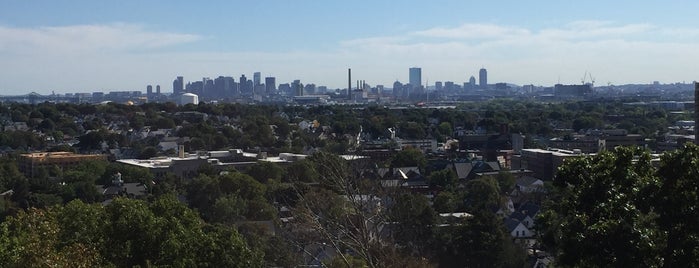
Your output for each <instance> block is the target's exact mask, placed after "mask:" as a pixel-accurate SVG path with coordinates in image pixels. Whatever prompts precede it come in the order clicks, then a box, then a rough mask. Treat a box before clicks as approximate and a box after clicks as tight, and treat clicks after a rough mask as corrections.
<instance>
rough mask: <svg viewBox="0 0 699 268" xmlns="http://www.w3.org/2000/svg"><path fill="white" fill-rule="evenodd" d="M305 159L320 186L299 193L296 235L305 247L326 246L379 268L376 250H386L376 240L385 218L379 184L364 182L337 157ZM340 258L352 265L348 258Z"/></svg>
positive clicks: (321, 155) (321, 154)
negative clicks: (314, 172)
mask: <svg viewBox="0 0 699 268" xmlns="http://www.w3.org/2000/svg"><path fill="white" fill-rule="evenodd" d="M307 159H308V160H309V161H311V162H313V164H314V166H315V168H316V170H317V172H318V177H319V179H318V181H319V183H320V185H319V187H317V188H316V189H312V190H309V191H307V192H305V193H299V195H300V196H301V197H300V199H299V201H298V203H297V205H296V207H295V208H294V212H295V213H294V215H295V220H296V221H297V222H296V224H297V225H299V227H298V228H297V229H298V230H304V231H302V232H300V233H298V234H295V235H296V236H297V237H304V238H305V239H303V240H304V241H307V243H308V244H310V243H326V244H327V245H329V246H330V247H331V248H333V249H335V250H336V252H338V253H346V252H351V254H354V255H355V256H356V257H358V258H360V259H362V260H363V261H364V262H365V263H366V265H367V266H368V267H379V266H381V264H380V263H381V254H380V253H379V252H380V250H379V249H381V248H383V247H385V246H384V245H383V244H382V241H381V240H380V239H378V238H379V237H380V229H381V226H382V224H383V223H384V222H385V221H386V218H387V215H386V214H385V212H384V209H382V200H383V199H382V198H381V197H380V195H379V194H380V191H379V186H378V184H376V183H375V182H373V183H372V182H369V181H365V180H363V179H362V178H361V177H359V176H358V174H359V173H357V172H354V171H357V170H361V168H360V167H355V166H351V165H350V163H348V162H347V161H345V160H343V159H341V158H340V157H338V156H335V155H331V154H328V153H324V152H318V153H315V154H313V155H311V156H310V157H309V158H307ZM300 246H301V247H304V246H305V245H300ZM339 256H340V257H341V258H342V261H343V262H344V263H345V265H347V266H350V265H351V263H352V260H351V259H350V258H347V257H345V256H344V254H340V255H339Z"/></svg>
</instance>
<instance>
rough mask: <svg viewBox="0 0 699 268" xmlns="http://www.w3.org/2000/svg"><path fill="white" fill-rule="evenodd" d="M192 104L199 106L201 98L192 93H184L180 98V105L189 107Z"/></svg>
mask: <svg viewBox="0 0 699 268" xmlns="http://www.w3.org/2000/svg"><path fill="white" fill-rule="evenodd" d="M190 103H191V104H194V105H197V104H199V96H197V95H196V94H192V93H184V94H182V96H180V105H187V104H190Z"/></svg>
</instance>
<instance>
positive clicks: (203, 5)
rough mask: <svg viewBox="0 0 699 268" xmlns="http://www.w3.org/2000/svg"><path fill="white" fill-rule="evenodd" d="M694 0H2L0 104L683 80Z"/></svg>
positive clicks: (697, 38) (691, 55) (695, 30)
mask: <svg viewBox="0 0 699 268" xmlns="http://www.w3.org/2000/svg"><path fill="white" fill-rule="evenodd" d="M697 10H699V1H693V0H692V1H689V0H687V1H683V0H667V1H638V0H635V1H628V0H616V1H608V0H604V1H602V0H586V1H566V0H540V1H536V0H532V1H521V0H519V1H507V0H500V1H498V0H492V1H486V0H482V1H469V0H452V1H447V0H431V1H424V0H419V1H418V0H403V1H388V0H350V1H318V0H288V1H281V0H279V1H274V0H260V1H238V0H230V1H196V2H195V1H178V0H168V1H165V0H163V1H147V0H141V1H132V0H120V1H94V0H85V1H79V0H75V1H73V0H65V1H55V0H46V1H42V0H36V1H26V0H0V95H17V94H26V93H29V92H37V93H40V94H50V93H51V92H55V93H75V92H94V91H125V90H141V91H144V92H145V88H146V86H147V85H153V86H155V85H161V87H162V91H163V92H171V91H172V81H173V79H175V77H176V76H184V80H185V81H198V80H201V79H202V78H203V77H211V78H215V77H218V76H221V75H222V76H233V77H234V78H235V80H236V81H237V80H238V78H239V77H240V76H241V75H242V74H245V75H246V77H248V78H249V77H252V74H253V72H261V73H262V76H263V77H265V76H274V77H276V78H277V83H278V84H279V83H288V82H291V81H293V80H295V79H300V80H301V82H302V83H315V84H316V85H324V86H328V87H329V88H346V87H347V68H352V79H353V80H358V79H361V80H365V81H366V82H367V83H368V84H370V85H379V84H380V85H385V86H386V87H391V86H392V84H393V82H394V81H396V80H398V81H401V82H404V83H407V81H408V69H409V68H410V67H420V68H422V80H423V81H422V83H423V84H426V83H429V84H430V85H433V84H434V82H436V81H453V82H455V83H457V84H461V83H463V82H465V81H468V79H469V78H470V77H471V76H475V77H476V78H478V70H479V69H480V68H486V69H487V70H488V82H489V83H496V82H506V83H513V84H519V85H524V84H533V85H542V86H551V85H553V84H555V83H563V84H577V83H581V81H582V80H583V77H585V80H586V82H590V81H591V80H593V79H594V80H595V85H608V84H627V83H651V82H652V81H660V82H661V83H675V82H691V81H694V80H697V77H698V76H699V72H697V71H696V70H697V68H696V67H695V66H696V63H697V62H699V16H697V15H696V11H697Z"/></svg>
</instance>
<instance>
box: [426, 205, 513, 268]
mask: <svg viewBox="0 0 699 268" xmlns="http://www.w3.org/2000/svg"><path fill="white" fill-rule="evenodd" d="M437 240H438V245H439V246H438V247H436V248H437V259H438V260H439V266H440V267H523V266H524V264H525V256H526V255H525V254H524V253H523V250H521V249H519V251H515V250H516V248H514V245H512V240H511V238H510V237H509V234H507V233H506V232H505V230H504V227H503V225H502V221H500V220H499V219H498V218H497V217H496V216H495V214H493V213H492V212H490V211H485V210H477V211H475V212H474V213H473V217H471V218H466V219H464V220H462V221H461V222H459V223H458V224H455V225H452V226H449V227H445V228H442V229H440V231H439V234H438V236H437Z"/></svg>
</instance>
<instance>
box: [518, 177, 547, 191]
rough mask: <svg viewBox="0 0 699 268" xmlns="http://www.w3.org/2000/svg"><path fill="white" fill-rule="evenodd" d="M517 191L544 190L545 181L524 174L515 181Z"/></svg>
mask: <svg viewBox="0 0 699 268" xmlns="http://www.w3.org/2000/svg"><path fill="white" fill-rule="evenodd" d="M515 191H518V192H520V193H526V194H528V193H534V192H543V191H544V181H542V180H540V179H537V178H534V177H531V176H522V177H519V178H517V179H516V181H515Z"/></svg>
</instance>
